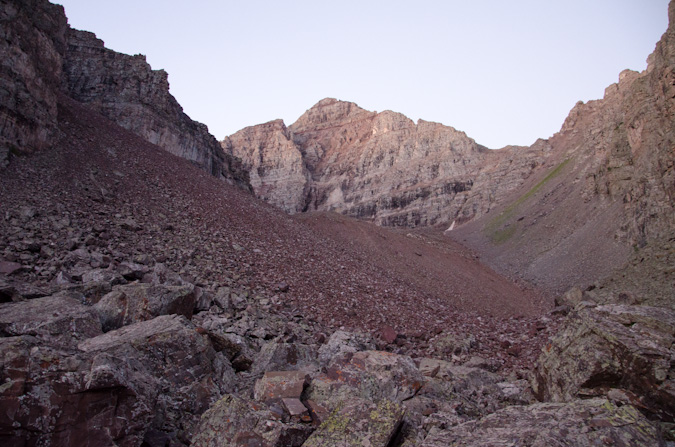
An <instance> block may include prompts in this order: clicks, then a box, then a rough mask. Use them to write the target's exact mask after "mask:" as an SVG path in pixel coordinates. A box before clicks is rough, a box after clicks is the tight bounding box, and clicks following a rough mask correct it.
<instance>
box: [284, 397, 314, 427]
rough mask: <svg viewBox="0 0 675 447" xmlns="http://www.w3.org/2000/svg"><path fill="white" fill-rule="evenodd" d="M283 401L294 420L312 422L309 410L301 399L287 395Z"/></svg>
mask: <svg viewBox="0 0 675 447" xmlns="http://www.w3.org/2000/svg"><path fill="white" fill-rule="evenodd" d="M281 403H282V404H283V406H284V408H285V409H286V412H287V413H288V415H289V416H290V418H291V421H292V422H312V417H311V416H310V415H309V410H308V409H307V407H306V406H305V405H303V403H302V402H301V401H300V399H298V398H295V397H285V398H283V399H281Z"/></svg>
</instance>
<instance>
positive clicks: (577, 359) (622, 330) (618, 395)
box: [532, 304, 675, 422]
mask: <svg viewBox="0 0 675 447" xmlns="http://www.w3.org/2000/svg"><path fill="white" fill-rule="evenodd" d="M674 341H675V311H672V310H669V309H665V308H656V307H647V306H627V305H606V306H597V307H584V305H583V304H582V305H581V306H578V307H577V308H576V310H575V312H574V313H573V314H571V315H570V317H569V319H568V320H567V322H566V324H565V326H564V327H563V329H562V330H561V331H560V332H559V334H558V335H557V336H556V337H555V338H554V339H553V340H552V341H551V343H550V344H549V345H548V346H546V347H545V348H544V352H543V353H542V355H541V356H540V358H539V360H538V361H537V367H536V371H535V374H534V378H533V381H532V388H533V389H534V392H535V394H536V395H537V397H538V398H539V399H540V400H552V401H556V402H560V401H570V400H573V399H575V398H577V397H589V396H601V395H605V394H607V395H608V396H609V397H610V398H612V399H614V400H617V399H618V400H621V401H624V402H628V403H631V404H633V405H634V406H636V407H637V408H639V409H640V410H641V411H643V412H644V413H645V414H646V415H647V416H649V417H650V418H657V419H660V420H662V421H667V422H672V421H673V420H674V417H675V362H673V359H675V349H674V348H673V342H674Z"/></svg>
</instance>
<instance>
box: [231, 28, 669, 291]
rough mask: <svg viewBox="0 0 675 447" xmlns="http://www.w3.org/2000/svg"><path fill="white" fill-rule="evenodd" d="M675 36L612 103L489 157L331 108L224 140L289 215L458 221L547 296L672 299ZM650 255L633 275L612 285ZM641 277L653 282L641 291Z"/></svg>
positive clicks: (439, 223)
mask: <svg viewBox="0 0 675 447" xmlns="http://www.w3.org/2000/svg"><path fill="white" fill-rule="evenodd" d="M673 39H674V36H673V30H672V27H670V28H669V29H668V30H667V32H666V33H665V34H664V35H663V38H662V39H661V41H660V42H659V43H658V45H657V47H656V50H655V51H654V53H653V54H652V55H651V56H650V57H649V60H648V68H647V70H646V71H645V72H643V73H636V72H632V71H628V70H627V71H624V72H622V73H621V74H620V77H619V82H618V83H617V84H614V85H611V86H610V87H608V88H607V89H606V92H605V97H604V98H603V99H602V100H597V101H590V102H589V103H587V104H584V103H579V104H577V105H576V106H575V107H574V108H573V109H572V111H571V112H570V114H569V116H568V118H567V119H566V121H565V123H564V124H563V126H562V129H561V130H560V132H558V133H557V134H555V135H554V136H553V137H551V138H550V139H548V140H538V141H536V142H535V143H534V144H533V145H532V146H530V147H506V148H503V149H500V150H487V149H486V148H484V147H482V146H480V145H479V144H477V143H476V142H475V141H474V140H472V139H471V138H469V137H467V136H466V135H465V134H464V133H463V132H460V131H457V130H455V129H453V128H452V127H448V126H444V125H441V124H437V123H431V122H427V121H423V120H420V121H418V123H417V124H415V123H414V122H412V121H411V120H409V119H408V118H406V117H405V116H403V115H401V114H398V113H395V112H391V111H385V112H381V113H376V112H369V111H366V110H363V109H361V108H360V107H358V106H357V105H356V104H353V103H350V102H344V101H338V100H335V99H324V100H322V101H320V102H319V103H317V104H316V105H315V106H314V107H312V108H310V109H309V110H308V111H307V112H306V113H305V114H304V115H303V116H301V117H300V118H299V119H298V120H297V122H295V123H293V124H292V125H290V126H288V127H286V126H285V125H284V123H283V122H282V121H273V122H270V123H266V124H261V125H258V126H252V127H248V128H245V129H242V130H240V131H239V132H237V133H235V134H234V135H231V136H229V137H227V138H226V139H225V140H224V141H223V142H222V143H221V144H222V146H223V148H224V149H225V150H226V152H228V153H231V154H233V155H235V156H237V157H240V158H241V159H242V161H243V163H244V166H245V167H246V168H248V169H250V170H251V173H252V174H251V176H252V179H253V180H252V186H253V188H254V191H255V193H256V195H257V196H258V197H260V198H262V199H264V200H266V201H268V202H270V203H272V204H275V205H277V206H279V207H280V208H282V209H284V210H286V211H288V212H291V213H295V212H301V211H311V210H323V211H336V212H340V213H343V214H346V215H349V216H353V217H357V218H360V219H364V220H368V221H371V222H374V223H376V224H379V225H384V226H397V227H408V228H418V227H434V228H436V229H441V230H445V229H447V228H448V227H449V226H451V225H454V228H455V231H453V232H449V233H448V235H449V236H451V237H453V238H454V239H456V240H458V241H460V242H462V243H464V244H465V245H468V246H470V247H472V248H474V249H475V250H477V251H478V252H479V253H480V254H481V255H482V256H483V258H484V259H486V262H488V264H489V265H490V266H492V267H493V268H495V269H496V270H498V271H500V272H502V273H505V274H508V275H510V276H514V277H520V278H523V279H525V280H527V281H530V282H532V283H534V284H536V285H537V286H539V287H542V288H544V289H546V290H548V291H549V292H552V293H555V294H562V293H564V292H565V291H566V290H568V289H570V288H571V287H574V286H579V287H581V288H584V289H585V288H588V287H592V286H593V285H594V284H595V283H596V282H597V281H598V280H599V279H601V278H608V277H609V278H610V279H608V281H610V282H612V283H614V284H618V285H614V286H610V285H609V284H608V285H607V286H606V287H604V286H603V289H606V290H605V292H606V291H607V290H609V288H610V287H612V293H613V294H619V293H623V292H627V293H630V294H634V295H644V294H648V295H650V296H653V297H654V298H653V300H655V301H654V302H659V303H660V304H666V303H667V302H669V301H672V300H669V299H668V298H669V297H672V295H673V294H675V290H674V287H673V283H674V282H675V281H674V280H673V278H672V273H673V272H672V271H671V270H669V267H668V264H670V265H672V264H673V262H675V260H673V257H672V256H673V255H672V250H673V245H672V243H673V237H674V234H673V228H675V217H674V216H675V212H674V210H673V203H674V202H675V200H674V196H675V186H674V185H675V169H674V167H673V165H674V162H675V154H674V153H673V138H674V136H673V132H672V129H673V127H674V125H673V124H674V123H673V112H672V109H673V107H674V104H673V95H672V94H671V92H672V90H673V88H675V87H673V66H674V65H675V60H674V59H673V50H672V48H673V47H674V46H675V43H674V42H673ZM642 249H644V251H641V250H642ZM634 250H638V251H639V253H638V254H637V255H635V256H633V257H631V255H632V254H633V252H634ZM642 253H645V255H643V254H642ZM599 258H601V259H603V262H598V259H599ZM642 258H647V262H646V263H645V266H644V267H643V268H642V269H640V267H636V268H635V269H634V270H635V271H636V274H635V275H629V276H628V278H626V277H625V275H623V273H625V272H623V271H622V273H620V274H619V276H616V275H614V276H611V275H613V274H614V273H615V272H616V271H617V269H620V268H623V267H624V266H625V265H626V264H627V263H628V262H629V261H633V262H635V260H637V262H638V263H640V262H642V261H640V260H641V259H642ZM652 260H656V262H650V261H652ZM659 260H660V261H659ZM654 268H656V270H658V272H659V273H658V274H654V273H653V270H654ZM638 270H639V271H640V273H637V271H638ZM621 275H623V276H621ZM645 275H648V276H649V277H650V281H649V283H650V284H653V286H647V285H638V284H635V281H634V280H633V279H634V278H637V279H638V280H639V279H640V278H643V277H644V276H645ZM596 286H597V284H596ZM605 292H602V294H606V293H605ZM602 299H610V298H607V297H605V298H602ZM651 299H652V298H650V300H651Z"/></svg>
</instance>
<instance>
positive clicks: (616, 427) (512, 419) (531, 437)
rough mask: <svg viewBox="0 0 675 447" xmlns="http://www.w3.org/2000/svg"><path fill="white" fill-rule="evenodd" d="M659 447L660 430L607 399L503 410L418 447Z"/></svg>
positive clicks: (441, 432) (436, 434)
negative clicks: (557, 446)
mask: <svg viewBox="0 0 675 447" xmlns="http://www.w3.org/2000/svg"><path fill="white" fill-rule="evenodd" d="M450 445H452V446H466V447H469V446H476V447H483V446H507V445H518V446H552V445H569V446H578V447H591V446H598V445H617V446H618V445H620V446H626V447H628V446H635V447H638V446H661V445H665V443H663V442H662V441H660V440H659V433H658V430H657V429H656V428H655V427H654V426H652V425H651V424H650V422H649V421H648V420H647V419H646V418H645V417H644V416H643V415H642V414H640V412H639V411H637V410H636V409H635V408H634V407H632V406H630V405H626V406H622V407H618V406H616V405H614V404H612V403H611V402H609V401H608V400H606V399H590V400H576V401H573V402H570V403H539V404H534V405H529V406H512V407H507V408H504V409H502V410H499V411H497V412H496V413H493V414H490V415H488V416H486V417H484V418H482V419H480V420H478V421H470V422H466V423H464V424H461V425H459V426H456V427H451V428H448V429H439V428H434V429H432V431H431V432H430V433H429V436H427V437H426V439H425V440H424V443H422V447H446V446H450Z"/></svg>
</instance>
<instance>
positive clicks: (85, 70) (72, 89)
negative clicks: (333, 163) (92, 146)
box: [63, 29, 248, 187]
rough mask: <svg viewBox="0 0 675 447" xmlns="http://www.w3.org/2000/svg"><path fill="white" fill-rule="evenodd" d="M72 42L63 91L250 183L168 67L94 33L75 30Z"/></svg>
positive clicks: (202, 163) (71, 32) (218, 172)
mask: <svg viewBox="0 0 675 447" xmlns="http://www.w3.org/2000/svg"><path fill="white" fill-rule="evenodd" d="M67 41H68V48H67V51H66V54H65V59H64V65H63V67H64V76H63V89H64V91H65V92H66V93H67V94H68V95H69V96H71V97H72V98H74V99H76V100H78V101H81V102H84V103H87V104H89V105H90V106H92V107H93V108H94V109H95V110H97V111H98V112H100V113H102V114H103V115H104V116H106V117H108V118H110V119H111V120H113V121H114V122H116V123H117V124H119V125H120V126H122V127H124V128H126V129H129V130H131V131H132V132H134V133H136V134H138V135H140V136H142V137H143V138H145V139H146V140H148V141H150V142H151V143H154V144H156V145H158V146H160V147H162V148H164V149H165V150H167V151H168V152H171V153H172V154H174V155H178V156H179V157H183V158H187V159H188V160H190V161H192V162H194V163H196V164H197V165H198V166H200V167H201V168H202V169H204V170H206V171H208V172H210V173H211V174H212V175H215V176H216V177H224V178H225V179H227V180H229V181H231V182H233V183H235V184H237V185H240V186H242V187H248V186H247V182H248V179H247V172H246V171H245V170H244V169H242V167H241V165H240V164H239V161H238V160H237V159H235V158H234V157H232V156H230V155H229V154H225V153H224V152H223V150H222V149H221V147H220V145H219V144H218V142H217V141H216V139H215V138H214V137H213V136H212V135H211V134H210V133H209V132H208V128H207V127H206V126H205V125H203V124H201V123H198V122H196V121H193V120H191V119H190V117H189V116H187V115H186V114H185V113H184V112H183V108H182V107H181V106H180V104H178V102H177V101H176V99H175V98H174V97H173V96H172V95H171V94H170V93H169V81H168V74H167V73H166V72H165V71H164V70H152V69H151V68H150V65H148V63H147V62H146V60H145V56H142V55H135V56H129V55H126V54H121V53H117V52H115V51H112V50H109V49H107V48H105V47H104V45H103V41H101V40H99V39H97V38H96V36H95V35H94V34H93V33H90V32H86V31H79V30H74V29H69V30H68V34H67Z"/></svg>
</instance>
